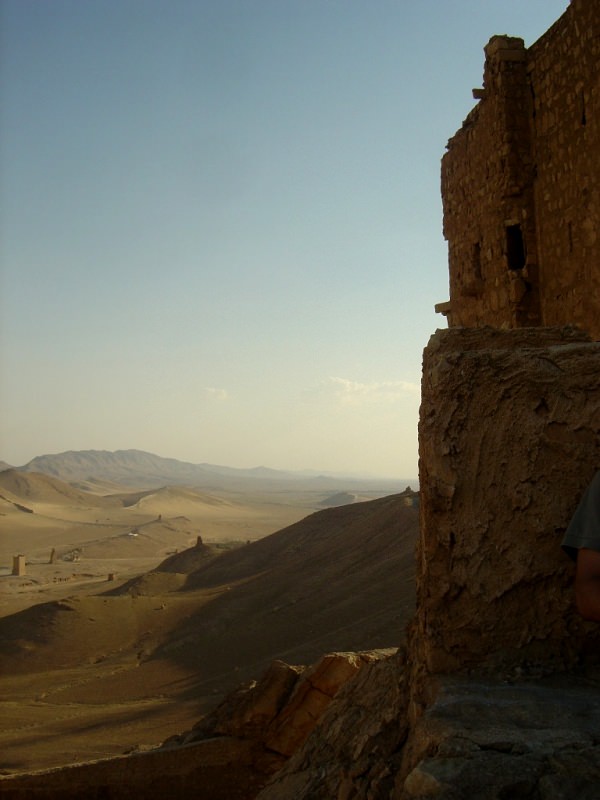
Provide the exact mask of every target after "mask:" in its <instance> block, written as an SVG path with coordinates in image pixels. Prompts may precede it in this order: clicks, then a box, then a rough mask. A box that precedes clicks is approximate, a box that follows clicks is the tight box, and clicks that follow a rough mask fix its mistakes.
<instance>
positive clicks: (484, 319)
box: [438, 0, 600, 340]
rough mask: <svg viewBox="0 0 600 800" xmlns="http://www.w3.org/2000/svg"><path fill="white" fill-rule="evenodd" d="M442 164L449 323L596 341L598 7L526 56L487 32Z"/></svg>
mask: <svg viewBox="0 0 600 800" xmlns="http://www.w3.org/2000/svg"><path fill="white" fill-rule="evenodd" d="M485 54H486V61H485V68H484V82H483V88H482V89H481V90H476V91H475V92H474V94H475V96H476V97H477V98H478V99H479V102H478V105H477V106H476V107H475V108H474V109H473V110H472V111H471V113H470V114H469V116H468V117H467V119H466V120H465V122H464V123H463V126H462V128H461V130H459V131H458V133H457V134H456V135H455V136H454V137H453V138H452V139H450V141H449V142H448V151H447V152H446V154H445V155H444V157H443V159H442V198H443V205H444V235H445V237H446V239H447V240H448V246H449V267H450V302H449V303H443V304H440V306H438V310H441V311H443V313H446V314H447V317H448V322H449V324H450V326H480V325H493V326H495V327H502V328H514V327H525V326H531V325H546V326H547V325H565V324H570V323H575V324H578V325H580V326H581V327H582V328H583V329H584V330H587V331H588V332H589V333H590V335H591V336H592V338H594V339H596V340H598V339H600V315H599V314H598V313H597V309H598V307H599V306H600V3H599V2H598V0H572V1H571V4H570V6H569V8H568V9H567V11H566V12H565V14H564V15H563V16H562V17H561V18H560V19H559V20H558V21H557V22H556V23H555V24H554V25H553V26H552V27H551V28H550V29H549V30H548V31H547V32H546V33H545V34H544V35H543V36H542V37H541V38H540V39H539V40H538V41H537V42H536V43H535V44H534V45H533V46H532V47H530V48H529V49H526V48H525V46H524V43H523V40H522V39H518V38H513V37H508V36H495V37H493V38H492V39H491V40H490V42H489V43H488V45H487V46H486V48H485Z"/></svg>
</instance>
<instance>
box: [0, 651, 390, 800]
mask: <svg viewBox="0 0 600 800" xmlns="http://www.w3.org/2000/svg"><path fill="white" fill-rule="evenodd" d="M394 653H395V650H369V651H365V652H361V653H330V654H328V655H326V656H324V657H323V658H322V659H321V660H320V661H319V662H318V663H317V664H315V665H313V666H311V667H302V666H290V665H288V664H285V663H284V662H282V661H276V662H274V663H273V664H272V665H271V667H270V668H269V669H268V670H267V671H266V672H265V674H264V675H263V676H262V678H261V679H260V680H259V681H252V682H250V683H249V684H245V685H243V686H241V687H240V688H239V689H237V690H236V691H235V692H233V693H232V694H231V695H229V696H228V697H227V698H226V699H225V700H224V701H223V703H221V704H220V705H219V706H218V707H217V708H216V709H215V710H214V711H213V712H212V713H211V714H210V715H208V716H207V717H205V718H204V719H202V720H201V721H200V722H199V723H198V724H197V725H196V726H194V728H193V729H192V730H191V731H188V732H187V733H183V734H181V735H178V736H174V737H171V738H170V739H169V740H167V741H166V742H165V743H164V744H163V745H162V747H161V748H159V749H157V750H152V751H149V752H144V753H137V754H135V755H132V756H129V757H122V758H117V759H107V760H104V761H99V762H95V763H90V764H80V765H77V766H73V767H66V768H63V769H56V770H51V771H48V772H40V773H36V774H32V775H21V776H18V775H17V776H14V777H8V778H0V796H1V797H2V798H6V800H8V799H10V800H13V799H16V798H19V800H24V798H33V799H36V798H38V799H39V800H71V799H73V800H75V798H81V797H86V798H95V797H98V798H100V797H101V798H102V800H125V798H130V797H136V798H140V800H141V799H143V800H155V799H156V800H158V798H161V800H162V798H164V797H168V798H169V800H171V799H173V800H174V799H176V798H189V797H192V796H193V797H197V798H205V800H236V798H238V799H239V800H251V798H254V797H255V796H256V794H257V793H258V791H259V790H260V789H261V788H262V786H264V784H265V783H266V781H267V779H268V778H269V777H270V776H271V775H273V774H274V773H276V772H277V771H278V770H279V769H280V768H281V767H282V766H283V764H285V762H286V761H287V759H288V758H289V756H291V755H292V754H293V753H294V752H295V751H296V750H297V749H298V748H299V747H300V746H301V745H302V744H303V743H304V742H305V741H306V739H307V737H308V736H309V734H310V733H311V732H312V730H313V728H314V727H315V725H316V724H317V723H318V721H319V719H320V717H321V716H322V715H323V714H324V713H325V711H326V710H327V708H328V706H329V705H330V704H331V702H332V700H333V699H334V698H335V697H336V695H337V694H338V692H339V691H340V689H341V688H342V687H343V686H344V685H345V684H347V683H349V682H351V679H352V678H354V677H355V676H357V675H358V674H359V673H361V672H363V671H365V670H367V669H368V668H370V667H371V666H372V665H375V664H377V663H379V662H381V661H383V662H387V660H389V659H390V658H391V657H392V656H393V654H394Z"/></svg>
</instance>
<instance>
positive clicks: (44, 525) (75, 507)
mask: <svg viewBox="0 0 600 800" xmlns="http://www.w3.org/2000/svg"><path fill="white" fill-rule="evenodd" d="M92 485H93V486H94V487H95V488H96V491H95V492H88V491H84V490H83V489H82V488H81V485H79V486H76V487H73V486H71V485H70V484H67V483H65V482H64V481H60V480H58V479H57V478H53V477H52V476H48V475H41V474H39V475H38V474H36V473H23V472H19V471H17V470H8V471H4V472H0V578H2V577H3V578H7V577H9V576H10V573H11V571H12V566H13V556H15V555H17V554H19V553H22V554H23V555H25V557H26V561H27V574H26V576H23V578H22V579H8V580H4V581H2V583H0V615H2V614H6V613H9V612H10V611H14V610H18V609H19V608H23V607H25V606H27V605H30V604H31V603H32V602H40V601H41V600H43V599H45V597H46V596H47V595H50V596H53V597H54V596H57V592H56V591H55V590H56V584H57V583H58V584H61V583H64V582H66V581H68V582H69V583H70V584H71V585H74V584H77V586H78V587H81V584H82V583H85V582H90V581H91V582H98V581H99V580H106V578H107V575H108V574H109V573H117V574H118V575H119V576H122V577H131V576H132V575H133V574H139V573H141V572H144V571H147V570H149V569H151V568H152V567H153V566H155V565H156V564H158V563H159V561H160V560H161V559H163V558H165V557H166V556H167V555H169V554H170V553H173V552H175V551H176V550H181V549H185V548H187V547H190V546H191V545H193V544H194V543H195V541H196V539H197V537H198V536H202V538H203V539H204V540H205V541H213V542H229V541H240V542H246V541H248V540H252V539H257V538H260V537H262V536H265V535H267V534H269V533H272V532H273V531H275V530H277V529H279V528H281V527H283V526H285V525H287V524H289V523H290V522H294V521H296V520H298V519H300V518H302V517H304V516H306V514H307V513H310V510H311V508H310V506H307V505H306V504H305V503H299V502H298V501H297V500H296V498H289V500H290V501H289V502H288V503H285V502H282V501H281V500H280V498H277V501H276V502H274V501H273V500H272V499H270V498H265V497H263V496H258V497H253V496H251V495H249V496H247V497H241V496H239V495H236V496H235V497H232V498H228V497H219V496H216V495H212V494H210V493H209V492H202V491H195V490H193V489H188V488H185V487H164V488H160V489H152V490H132V489H129V490H124V489H123V487H118V486H117V485H115V484H110V485H107V484H105V483H104V482H100V483H96V482H92ZM100 487H103V488H105V489H106V488H108V489H109V490H110V492H109V493H108V494H101V492H100V491H98V490H99V489H100ZM53 551H54V554H55V563H54V564H50V563H49V562H50V559H51V554H52V552H53ZM59 589H60V587H59ZM61 591H63V592H64V587H63V588H62V590H61ZM30 593H31V594H32V596H29V594H30Z"/></svg>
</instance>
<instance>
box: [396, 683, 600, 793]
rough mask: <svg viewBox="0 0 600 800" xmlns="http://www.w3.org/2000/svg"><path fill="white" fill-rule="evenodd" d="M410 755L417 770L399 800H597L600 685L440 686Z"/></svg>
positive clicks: (417, 729) (403, 784) (413, 739)
mask: <svg viewBox="0 0 600 800" xmlns="http://www.w3.org/2000/svg"><path fill="white" fill-rule="evenodd" d="M409 747H410V750H411V752H410V753H406V754H405V757H409V758H410V759H412V760H413V761H414V762H415V766H414V767H413V769H412V770H411V771H410V772H409V774H408V775H407V776H406V778H404V779H402V780H401V781H399V782H398V783H399V785H398V787H397V790H396V792H395V793H394V794H393V795H392V796H393V797H394V798H397V799H398V800H400V799H401V800H413V799H414V800H416V799H417V798H433V797H435V798H437V800H460V799H461V798H469V800H492V799H493V798H498V800H500V799H501V798H532V799H533V798H535V799H536V800H571V798H575V797H576V798H577V799H578V800H581V799H582V798H584V799H585V800H596V798H598V796H599V789H598V787H599V786H600V685H599V683H598V680H597V678H596V679H595V680H593V679H591V678H589V677H588V678H585V677H583V676H561V677H554V678H552V679H546V680H543V681H540V682H537V683H535V684H532V683H514V684H510V683H500V682H482V681H480V680H461V679H457V678H445V679H444V680H443V681H441V685H440V687H439V690H438V695H437V697H436V699H435V701H434V702H433V704H432V705H431V706H430V707H429V708H428V710H427V711H426V712H425V714H424V715H423V716H422V717H421V719H420V720H419V722H418V724H417V725H416V726H415V729H414V731H413V732H412V735H411V743H410V746H409Z"/></svg>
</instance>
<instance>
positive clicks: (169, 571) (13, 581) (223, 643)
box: [0, 473, 418, 772]
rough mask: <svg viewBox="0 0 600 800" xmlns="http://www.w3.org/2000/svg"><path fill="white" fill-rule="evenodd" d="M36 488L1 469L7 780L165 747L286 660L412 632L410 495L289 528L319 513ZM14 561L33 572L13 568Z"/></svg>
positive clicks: (46, 482) (31, 480)
mask: <svg viewBox="0 0 600 800" xmlns="http://www.w3.org/2000/svg"><path fill="white" fill-rule="evenodd" d="M27 477H28V482H26V483H25V485H23V483H22V476H19V477H18V485H17V479H16V478H15V476H12V480H13V482H12V483H11V482H10V480H11V475H10V473H0V495H2V501H1V502H2V506H1V508H0V514H1V516H0V525H1V527H2V535H1V539H0V567H2V572H3V574H2V575H0V614H1V615H2V618H0V673H1V675H2V678H1V680H0V710H1V713H0V720H1V721H0V752H1V753H2V756H1V758H0V762H1V763H0V770H2V771H4V772H21V771H30V770H33V769H41V768H46V767H49V766H54V765H60V764H66V763H72V762H76V761H85V760H89V759H95V758H100V757H105V756H109V755H114V754H118V753H123V752H125V751H128V750H131V749H135V748H136V747H145V746H151V745H153V744H157V743H159V742H161V741H163V740H164V739H166V738H167V737H168V736H170V735H171V734H173V733H177V732H180V731H182V730H185V729H188V728H189V727H191V725H193V724H194V722H196V721H197V720H198V719H199V717H201V716H202V714H203V713H204V712H205V711H206V710H207V709H208V708H210V707H212V706H213V705H214V703H215V702H216V701H217V700H218V699H219V698H220V697H221V696H222V694H223V693H224V692H226V691H229V690H230V689H231V688H233V687H234V686H236V685H237V684H239V683H240V682H241V681H242V680H246V679H248V678H250V677H254V676H256V675H258V674H259V673H260V672H261V671H262V669H263V668H264V666H265V665H266V664H268V663H269V662H270V661H271V660H272V659H273V658H274V657H283V658H286V659H287V660H288V661H291V662H293V661H295V662H297V663H309V662H311V661H313V660H315V659H316V658H318V657H319V656H320V655H321V654H322V653H323V652H326V651H328V650H332V649H361V648H365V647H381V646H390V645H394V644H397V643H398V642H399V641H400V640H401V638H402V634H403V627H404V624H405V621H406V619H407V617H408V615H409V614H410V611H411V607H412V602H413V569H414V567H413V543H414V539H415V536H416V528H417V517H418V513H417V510H416V509H415V508H410V507H406V506H405V505H404V503H403V501H402V500H401V499H399V498H396V497H390V498H384V499H382V500H375V501H371V502H367V503H359V504H355V505H351V506H345V507H343V508H333V509H327V510H325V511H320V512H318V513H316V514H312V515H310V516H309V517H308V518H307V519H305V520H302V521H300V522H297V523H296V524H293V525H291V526H290V527H287V528H285V527H284V526H285V524H286V523H288V522H290V521H292V520H293V518H294V517H295V518H296V519H298V518H299V517H300V516H304V515H306V514H307V513H309V512H310V508H307V507H306V506H304V507H302V506H299V505H296V506H294V505H287V506H286V505H285V504H284V503H278V504H275V503H273V502H266V501H265V498H264V497H262V498H248V499H247V502H246V504H244V505H242V504H241V503H238V502H234V501H233V500H231V499H226V498H223V497H216V496H211V495H210V494H208V493H200V492H194V490H188V489H185V490H184V489H180V488H177V489H165V490H157V491H152V492H148V491H143V492H139V493H138V496H135V493H132V492H112V493H111V494H110V495H100V494H98V495H93V494H90V493H89V492H83V491H81V490H80V489H74V488H73V487H68V485H67V484H64V483H62V482H60V481H56V479H52V478H47V477H44V478H40V480H37V479H36V477H35V476H32V475H29V476H27ZM113 488H114V487H113ZM19 506H22V507H24V508H28V509H30V510H31V511H32V512H33V513H30V511H27V510H23V509H22V508H19ZM177 512H185V513H177ZM86 514H87V520H86ZM159 516H160V519H159ZM286 517H287V519H286ZM290 517H291V518H292V520H290ZM269 526H271V530H274V529H276V528H278V527H279V528H283V529H282V530H280V531H279V532H278V533H275V534H273V535H270V536H266V537H265V536H264V535H265V534H266V533H268V532H269V531H268V528H269ZM244 533H247V534H248V535H243V534H244ZM198 535H202V537H203V538H204V542H205V543H203V544H199V545H198V544H197V536H198ZM211 539H212V543H210V540H211ZM249 539H254V541H252V542H251V543H250V544H243V545H240V540H244V541H247V540H249ZM235 540H237V542H236V543H235V544H233V543H234V541H235ZM52 548H54V549H55V560H54V563H49V562H50V554H51V549H52ZM17 552H25V553H26V555H27V565H26V574H25V575H22V576H12V575H10V574H8V573H9V572H10V567H11V566H12V556H13V554H15V553H17ZM111 574H112V575H113V576H114V580H110V581H109V580H108V577H109V575H111ZM403 609H404V611H403Z"/></svg>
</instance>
